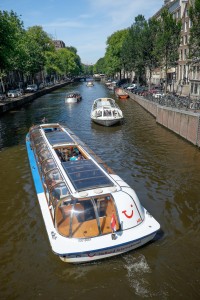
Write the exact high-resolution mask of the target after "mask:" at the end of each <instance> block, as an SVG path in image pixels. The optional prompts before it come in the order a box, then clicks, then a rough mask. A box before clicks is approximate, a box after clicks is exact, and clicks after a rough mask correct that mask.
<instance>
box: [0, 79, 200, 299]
mask: <svg viewBox="0 0 200 300" xmlns="http://www.w3.org/2000/svg"><path fill="white" fill-rule="evenodd" d="M72 89H76V90H78V91H80V93H81V94H82V97H83V99H82V101H81V102H79V103H77V104H65V102H64V96H65V93H66V92H68V91H70V90H72ZM103 96H104V97H108V96H109V97H112V98H115V96H114V94H113V93H112V91H109V90H108V89H107V88H106V87H105V86H104V84H102V83H100V82H95V85H94V87H86V84H85V82H81V83H77V84H71V85H69V86H66V87H64V88H62V89H59V90H56V91H54V92H52V93H51V94H48V95H45V96H42V97H40V98H38V99H36V100H35V101H34V102H32V103H30V104H28V105H26V106H25V107H23V108H21V109H19V110H16V111H10V112H9V113H6V114H5V115H3V116H1V117H0V166H1V171H0V182H1V193H0V196H1V197H0V199H1V200H0V203H1V209H0V274H1V281H0V299H2V300H4V299H9V300H10V299H20V300H23V299H29V300H30V299H34V300H35V299H49V300H53V299H55V300H57V299H93V298H94V299H95V300H100V299H105V300H107V299H145V298H151V299H199V298H200V258H199V253H200V218H199V213H200V151H199V149H198V148H196V147H195V146H193V145H191V144H190V143H188V142H186V141H185V140H183V139H181V138H180V137H178V136H176V135H175V134H173V133H172V132H170V131H168V130H166V129H165V128H163V127H162V126H160V125H158V124H156V122H155V119H154V118H153V117H152V116H151V115H150V114H149V113H147V112H146V111H145V110H144V109H143V108H141V107H140V106H139V105H138V104H137V103H135V102H134V101H133V100H131V99H128V100H118V99H116V101H117V103H118V105H119V106H120V108H121V109H122V110H123V113H124V117H125V120H124V123H123V124H122V125H117V126H113V127H110V128H109V127H103V126H99V125H97V124H94V123H91V120H90V110H91V106H92V103H93V100H94V99H96V98H98V97H103ZM43 117H46V118H47V119H48V122H59V123H62V124H66V125H67V126H68V127H69V128H70V129H71V130H72V131H73V132H74V133H75V134H76V135H77V136H78V137H80V139H81V140H82V141H83V142H85V143H86V144H87V145H88V146H89V147H90V148H91V149H92V150H93V151H94V152H95V153H96V154H97V155H98V156H100V158H101V159H102V160H103V161H105V162H106V163H107V165H108V166H109V167H111V168H112V169H113V170H114V171H115V172H116V173H117V174H118V175H119V176H121V177H122V178H123V179H124V180H125V181H126V182H127V183H128V184H129V185H130V186H131V187H132V188H134V189H135V191H136V193H137V194H138V196H139V198H140V201H141V203H142V204H143V206H144V207H145V208H146V209H147V210H148V211H149V212H150V213H151V214H152V215H153V216H154V217H155V218H156V220H157V221H158V222H159V223H160V224H161V231H160V232H159V233H158V234H157V236H156V238H155V239H154V240H153V242H151V243H150V244H148V245H145V246H144V247H142V248H138V249H136V250H135V251H132V252H129V253H126V254H123V255H121V256H118V257H114V258H111V259H106V260H102V261H98V262H95V263H91V264H83V265H70V264H66V263H63V262H62V261H61V260H59V259H58V258H57V257H56V256H55V255H54V254H53V253H52V252H51V249H50V244H49V241H48V237H47V234H46V230H45V227H44V223H43V219H42V214H41V211H40V207H39V205H38V202H37V197H36V193H35V189H34V184H33V180H32V177H31V172H30V168H29V162H28V159H27V153H26V147H25V136H26V133H27V132H28V129H29V127H30V126H31V125H32V124H37V123H40V122H41V120H42V118H43Z"/></svg>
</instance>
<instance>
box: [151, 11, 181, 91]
mask: <svg viewBox="0 0 200 300" xmlns="http://www.w3.org/2000/svg"><path fill="white" fill-rule="evenodd" d="M180 33H181V21H176V20H175V19H174V18H173V16H172V14H171V13H170V12H169V11H168V10H167V9H166V8H164V9H163V10H162V12H161V19H160V20H159V31H158V39H157V43H156V49H155V53H156V54H157V58H158V61H160V62H161V64H162V66H163V67H164V70H165V78H166V80H167V71H168V70H169V68H171V67H174V66H175V64H176V62H177V60H178V57H179V53H178V48H179V46H180V37H181V35H180ZM166 90H167V84H165V92H166Z"/></svg>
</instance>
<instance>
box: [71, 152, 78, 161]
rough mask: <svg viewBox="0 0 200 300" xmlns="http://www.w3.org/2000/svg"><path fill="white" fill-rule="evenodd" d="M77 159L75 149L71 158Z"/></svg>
mask: <svg viewBox="0 0 200 300" xmlns="http://www.w3.org/2000/svg"><path fill="white" fill-rule="evenodd" d="M77 159H78V156H77V153H76V152H75V151H74V152H73V154H72V156H71V157H70V159H69V160H70V161H73V160H77Z"/></svg>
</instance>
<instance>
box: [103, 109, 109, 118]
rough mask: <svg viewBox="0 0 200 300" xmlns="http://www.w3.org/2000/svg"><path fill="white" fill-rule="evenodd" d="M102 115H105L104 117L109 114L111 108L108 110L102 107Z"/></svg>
mask: <svg viewBox="0 0 200 300" xmlns="http://www.w3.org/2000/svg"><path fill="white" fill-rule="evenodd" d="M103 115H104V117H105V116H106V117H108V116H111V110H110V109H104V111H103Z"/></svg>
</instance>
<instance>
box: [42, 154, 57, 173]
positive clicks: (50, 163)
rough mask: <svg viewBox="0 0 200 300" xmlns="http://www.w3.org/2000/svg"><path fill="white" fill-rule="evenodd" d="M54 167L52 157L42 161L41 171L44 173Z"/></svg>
mask: <svg viewBox="0 0 200 300" xmlns="http://www.w3.org/2000/svg"><path fill="white" fill-rule="evenodd" d="M55 168H56V164H55V162H54V160H53V159H52V158H50V159H47V160H45V161H44V162H43V163H42V172H43V173H44V174H45V173H47V172H48V171H50V170H52V169H55Z"/></svg>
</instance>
